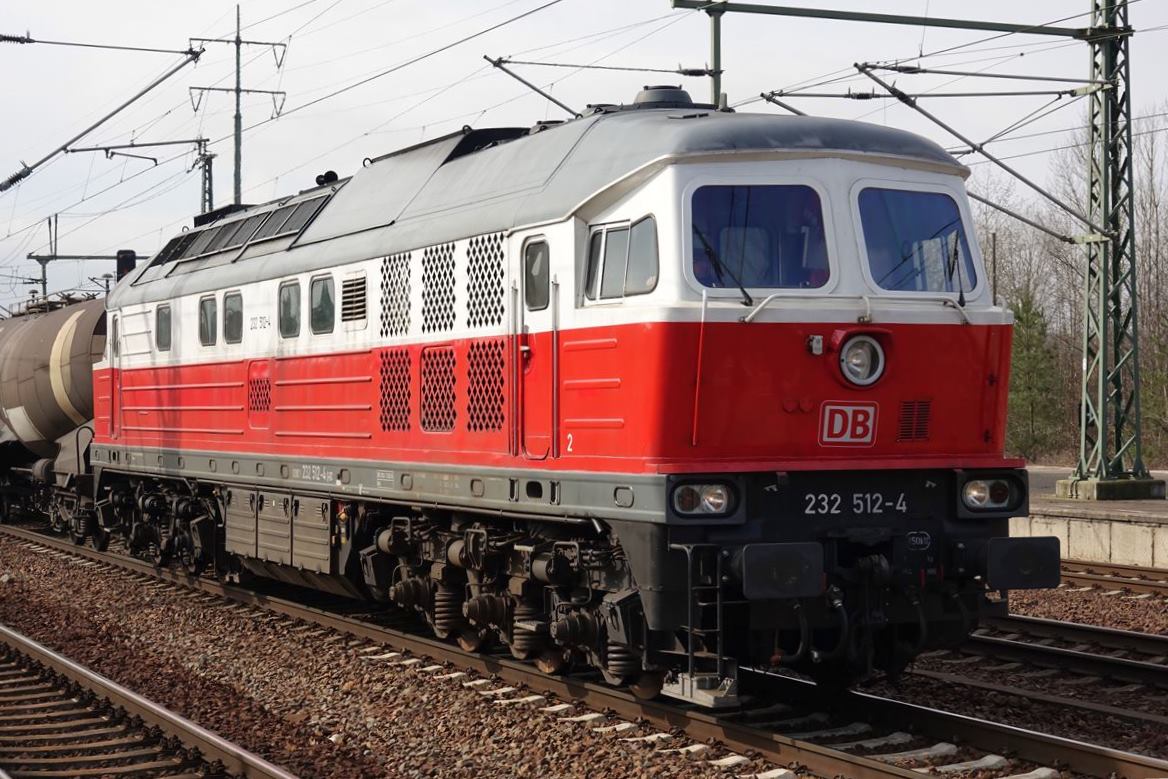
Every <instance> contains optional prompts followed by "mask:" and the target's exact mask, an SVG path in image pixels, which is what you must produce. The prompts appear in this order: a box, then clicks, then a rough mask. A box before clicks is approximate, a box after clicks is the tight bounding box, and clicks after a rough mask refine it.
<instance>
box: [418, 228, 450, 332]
mask: <svg viewBox="0 0 1168 779" xmlns="http://www.w3.org/2000/svg"><path fill="white" fill-rule="evenodd" d="M452 327H454V244H452V243H444V244H440V245H438V246H431V247H430V248H429V249H426V250H425V252H423V253H422V332H425V333H435V332H439V331H442V330H449V329H451V328H452Z"/></svg>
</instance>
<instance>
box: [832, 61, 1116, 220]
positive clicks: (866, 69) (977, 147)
mask: <svg viewBox="0 0 1168 779" xmlns="http://www.w3.org/2000/svg"><path fill="white" fill-rule="evenodd" d="M855 68H856V70H858V71H860V72H861V73H863V74H864V75H865V76H867V77H868V78H870V79H872V80H873V81H875V82H876V83H877V84H879V85H880V86H881V87H883V88H884V89H885V90H887V91H888V94H890V95H892V96H893V97H895V98H896V99H897V100H899V101H900V102H902V103H904V104H905V105H906V106H908V107H909V108H912V109H913V110H915V111H916V112H918V113H919V114H920V115H921V116H923V117H925V118H926V119H928V120H929V121H931V122H933V123H934V124H936V125H937V126H938V127H940V128H941V129H942V130H944V131H945V132H947V133H949V134H950V135H952V136H953V137H954V138H956V139H958V140H959V141H961V142H962V143H964V144H966V145H967V146H969V148H970V149H972V150H973V151H976V152H977V153H979V154H981V155H982V156H983V157H985V158H986V159H987V160H989V161H990V162H992V163H994V164H995V165H997V166H998V167H999V168H1001V169H1002V170H1004V171H1006V172H1007V173H1009V174H1010V175H1011V176H1013V177H1014V178H1016V179H1018V180H1019V181H1021V182H1022V183H1023V184H1025V185H1026V186H1028V187H1030V189H1032V190H1034V191H1035V192H1037V193H1038V194H1039V195H1041V196H1042V197H1044V198H1046V199H1047V200H1049V201H1050V202H1051V203H1054V204H1055V205H1056V206H1058V207H1059V208H1061V209H1062V210H1064V211H1066V212H1067V213H1068V214H1070V215H1071V216H1073V217H1075V219H1078V220H1079V221H1080V222H1082V223H1083V224H1085V225H1087V226H1088V227H1090V228H1091V229H1092V230H1094V231H1095V232H1097V233H1099V234H1101V235H1110V234H1111V232H1110V231H1109V230H1107V229H1105V228H1103V227H1100V226H1099V225H1098V224H1096V223H1095V222H1094V221H1092V220H1091V219H1090V218H1089V217H1088V216H1086V215H1085V214H1083V213H1082V212H1081V211H1079V210H1078V209H1077V208H1075V207H1074V206H1072V205H1070V204H1069V203H1066V202H1064V201H1063V200H1061V199H1059V198H1057V197H1055V196H1054V195H1052V194H1050V193H1049V192H1047V191H1046V190H1045V189H1043V188H1042V187H1040V186H1039V185H1038V184H1036V183H1034V182H1033V181H1031V180H1030V179H1029V178H1027V177H1026V176H1023V175H1022V174H1021V173H1020V172H1018V171H1017V170H1015V169H1014V168H1012V167H1011V166H1009V165H1007V164H1006V163H1004V162H1002V161H1001V160H1000V159H998V158H997V157H995V156H994V155H993V154H990V153H989V152H988V151H986V150H985V146H984V145H983V144H980V143H977V142H976V141H974V140H973V139H971V138H969V137H967V136H965V135H963V134H961V133H960V132H958V131H957V130H955V129H954V128H953V127H950V126H949V125H948V124H946V123H945V122H943V121H941V120H940V119H938V118H937V117H936V116H933V114H931V113H929V112H928V111H926V110H925V109H923V108H921V107H920V106H919V105H917V100H916V98H914V97H912V96H911V95H908V94H905V93H904V92H903V91H901V90H900V89H898V88H897V87H895V86H894V85H892V84H889V83H888V82H887V81H884V80H883V79H882V78H880V77H879V76H877V75H876V74H874V73H873V72H872V66H871V65H870V64H868V63H863V64H861V63H858V62H857V63H856V64H855Z"/></svg>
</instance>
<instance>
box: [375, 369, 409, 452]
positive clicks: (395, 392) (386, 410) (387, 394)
mask: <svg viewBox="0 0 1168 779" xmlns="http://www.w3.org/2000/svg"><path fill="white" fill-rule="evenodd" d="M380 394H381V430H382V432H385V433H388V432H390V431H391V430H409V429H410V351H409V349H390V350H388V351H385V352H382V353H381V393H380Z"/></svg>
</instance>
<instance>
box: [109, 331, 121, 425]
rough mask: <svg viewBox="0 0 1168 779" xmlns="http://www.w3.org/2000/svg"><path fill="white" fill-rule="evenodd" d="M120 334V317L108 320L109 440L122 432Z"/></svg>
mask: <svg viewBox="0 0 1168 779" xmlns="http://www.w3.org/2000/svg"><path fill="white" fill-rule="evenodd" d="M121 357H122V333H121V317H119V316H118V315H117V314H114V315H113V316H112V317H111V319H110V411H109V414H110V438H118V437H119V436H120V435H121V431H122V359H121Z"/></svg>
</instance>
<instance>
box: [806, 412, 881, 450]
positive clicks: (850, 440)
mask: <svg viewBox="0 0 1168 779" xmlns="http://www.w3.org/2000/svg"><path fill="white" fill-rule="evenodd" d="M876 409H877V406H876V404H875V403H824V404H823V407H822V410H821V411H820V415H819V443H820V444H821V445H822V446H871V445H872V444H873V443H874V442H875V441H876Z"/></svg>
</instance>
